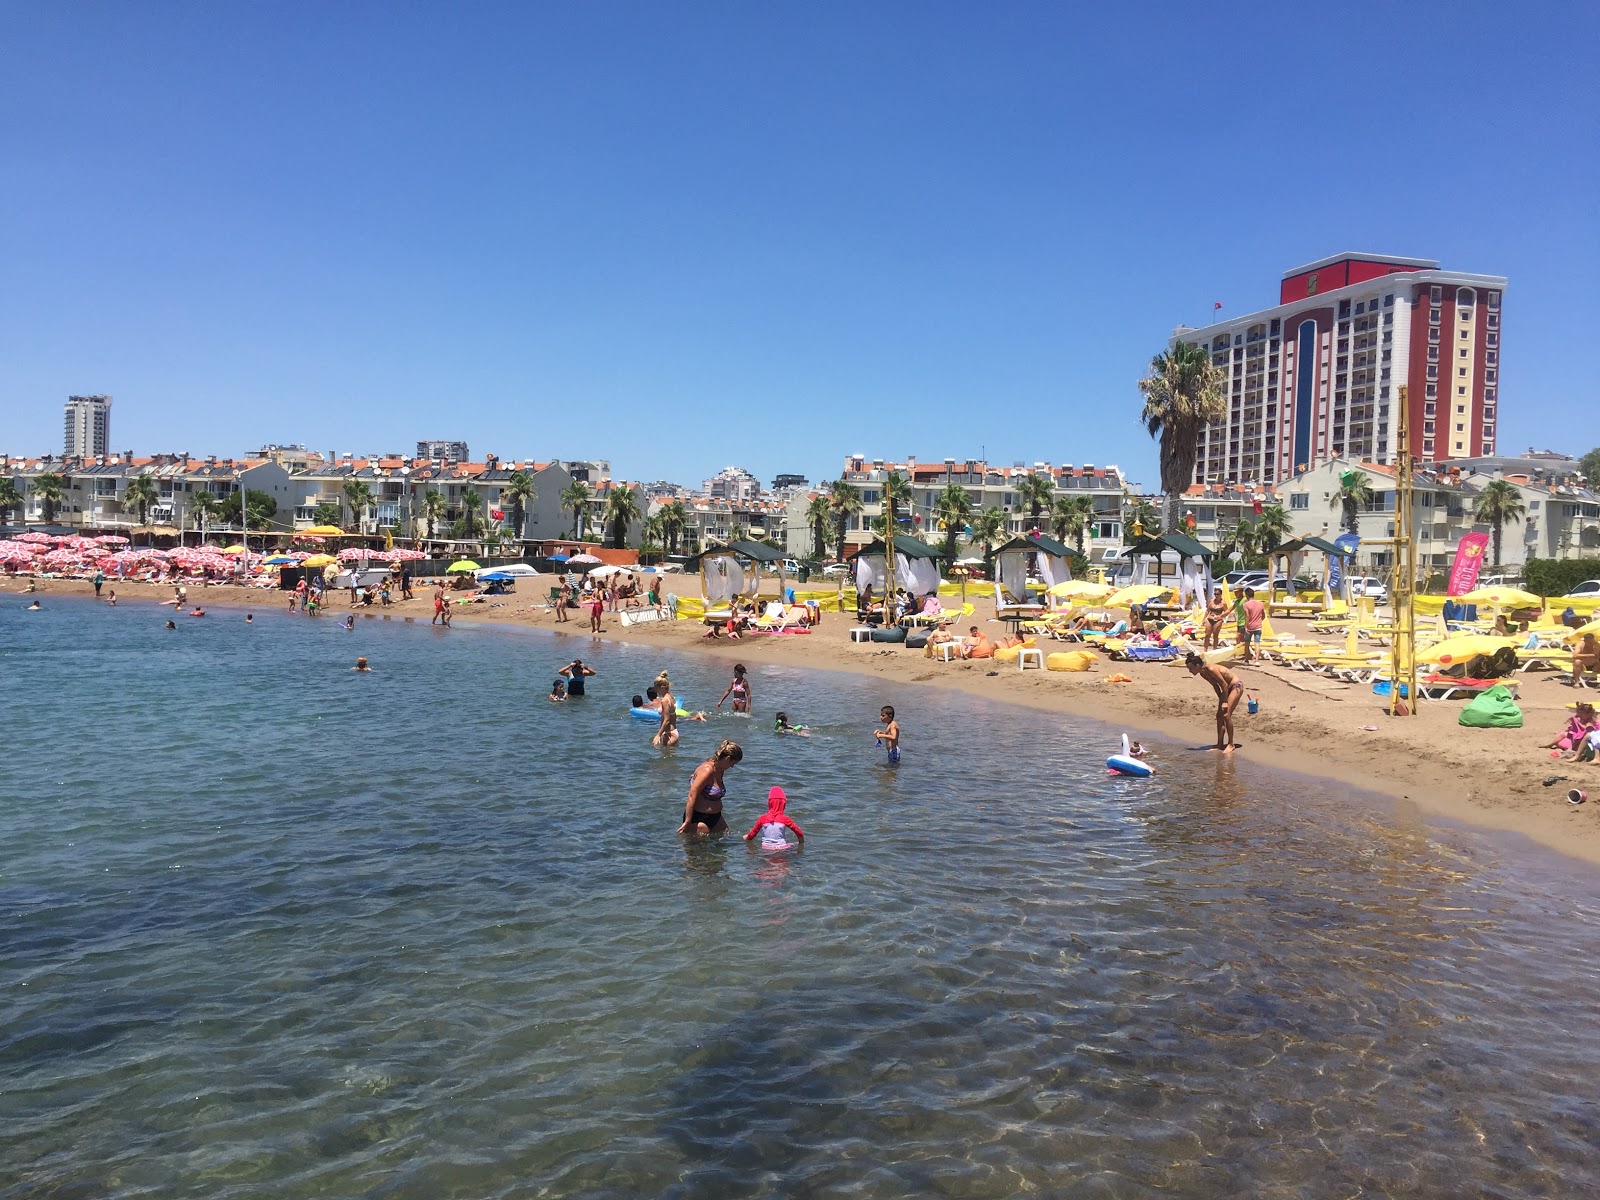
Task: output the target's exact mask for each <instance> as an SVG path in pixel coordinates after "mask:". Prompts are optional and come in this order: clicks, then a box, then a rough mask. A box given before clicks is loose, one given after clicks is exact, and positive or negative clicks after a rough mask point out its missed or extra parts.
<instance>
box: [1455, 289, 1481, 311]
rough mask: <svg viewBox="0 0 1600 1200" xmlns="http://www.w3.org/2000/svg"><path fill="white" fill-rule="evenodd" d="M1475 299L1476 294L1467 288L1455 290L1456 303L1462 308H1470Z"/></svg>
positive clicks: (1476, 297)
mask: <svg viewBox="0 0 1600 1200" xmlns="http://www.w3.org/2000/svg"><path fill="white" fill-rule="evenodd" d="M1477 299H1478V293H1477V292H1475V291H1473V290H1472V289H1471V288H1469V287H1464V288H1457V289H1456V303H1457V304H1459V305H1460V306H1461V307H1462V308H1471V307H1472V305H1473V303H1474V302H1475V301H1476V300H1477Z"/></svg>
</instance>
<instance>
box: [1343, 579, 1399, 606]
mask: <svg viewBox="0 0 1600 1200" xmlns="http://www.w3.org/2000/svg"><path fill="white" fill-rule="evenodd" d="M1350 594H1351V595H1352V596H1371V597H1372V599H1373V602H1374V603H1375V604H1386V603H1388V600H1389V589H1388V588H1387V587H1385V586H1384V583H1383V580H1381V579H1377V578H1374V577H1373V576H1371V575H1366V576H1362V575H1356V576H1352V577H1351V580H1350Z"/></svg>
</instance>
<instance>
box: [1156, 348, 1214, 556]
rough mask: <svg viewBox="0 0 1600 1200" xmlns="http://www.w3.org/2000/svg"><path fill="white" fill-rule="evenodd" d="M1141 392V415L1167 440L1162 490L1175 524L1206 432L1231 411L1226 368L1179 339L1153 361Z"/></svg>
mask: <svg viewBox="0 0 1600 1200" xmlns="http://www.w3.org/2000/svg"><path fill="white" fill-rule="evenodd" d="M1139 391H1140V393H1141V394H1143V396H1144V410H1143V411H1142V412H1141V413H1140V414H1139V419H1140V420H1141V421H1142V422H1143V423H1144V427H1145V429H1146V430H1148V431H1149V434H1150V436H1151V437H1153V438H1159V439H1160V442H1161V490H1162V491H1163V492H1165V493H1166V496H1167V524H1168V525H1169V526H1173V525H1176V524H1177V521H1178V506H1179V504H1180V503H1182V498H1183V493H1184V492H1185V491H1186V490H1187V489H1188V487H1189V485H1190V484H1191V483H1193V482H1194V460H1195V456H1196V447H1197V446H1198V445H1199V441H1200V435H1201V434H1202V433H1203V432H1204V431H1205V429H1206V426H1208V425H1210V424H1211V423H1212V422H1214V421H1218V420H1221V419H1222V417H1223V415H1224V414H1225V413H1226V412H1227V400H1226V399H1225V398H1224V396H1223V374H1222V370H1221V368H1219V367H1217V366H1215V365H1214V364H1213V363H1212V361H1211V354H1210V352H1209V351H1207V350H1206V349H1205V347H1203V346H1197V345H1195V344H1194V343H1193V342H1179V343H1178V344H1177V345H1176V346H1173V347H1172V348H1171V349H1170V350H1166V351H1164V352H1163V353H1161V354H1158V355H1156V356H1155V357H1154V358H1152V359H1151V360H1150V373H1149V374H1148V375H1146V376H1145V377H1144V378H1143V379H1141V380H1139Z"/></svg>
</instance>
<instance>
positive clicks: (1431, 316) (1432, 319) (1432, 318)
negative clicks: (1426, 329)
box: [1428, 308, 1439, 325]
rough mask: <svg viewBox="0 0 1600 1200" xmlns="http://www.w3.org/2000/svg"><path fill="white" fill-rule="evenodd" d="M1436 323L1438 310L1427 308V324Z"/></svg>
mask: <svg viewBox="0 0 1600 1200" xmlns="http://www.w3.org/2000/svg"><path fill="white" fill-rule="evenodd" d="M1438 323H1439V310H1438V309H1437V308H1430V309H1429V310H1428V324H1429V325H1437V324H1438Z"/></svg>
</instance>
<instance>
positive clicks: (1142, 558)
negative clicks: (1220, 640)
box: [1127, 529, 1213, 607]
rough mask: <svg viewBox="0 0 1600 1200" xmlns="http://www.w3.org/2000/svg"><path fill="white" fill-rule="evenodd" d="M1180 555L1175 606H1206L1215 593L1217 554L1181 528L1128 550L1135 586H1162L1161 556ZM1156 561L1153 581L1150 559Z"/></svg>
mask: <svg viewBox="0 0 1600 1200" xmlns="http://www.w3.org/2000/svg"><path fill="white" fill-rule="evenodd" d="M1169 550H1170V551H1171V552H1172V553H1174V554H1176V555H1177V556H1178V562H1177V569H1176V574H1177V578H1176V579H1175V580H1173V581H1172V586H1173V587H1174V588H1176V589H1177V592H1178V595H1177V598H1176V600H1175V603H1176V604H1177V605H1178V606H1179V607H1183V606H1185V605H1187V604H1190V603H1195V604H1203V603H1205V598H1206V596H1208V595H1210V593H1211V559H1212V556H1213V552H1212V551H1210V550H1208V549H1207V548H1206V547H1205V546H1203V545H1201V544H1200V543H1199V542H1197V541H1195V540H1194V538H1192V537H1190V536H1189V535H1188V534H1187V533H1184V532H1183V531H1182V530H1180V529H1169V530H1167V531H1166V532H1165V533H1158V534H1156V535H1155V537H1148V538H1145V539H1144V540H1143V541H1140V542H1135V543H1134V544H1133V545H1132V546H1129V547H1128V550H1127V555H1128V560H1129V561H1130V562H1131V563H1132V564H1133V579H1132V580H1131V582H1132V583H1162V582H1164V581H1163V580H1162V578H1161V573H1162V572H1161V568H1162V566H1163V563H1162V558H1161V556H1162V555H1163V554H1165V553H1166V552H1168V551H1169ZM1150 559H1154V560H1155V564H1156V577H1155V578H1154V579H1151V578H1150V563H1149V560H1150Z"/></svg>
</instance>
